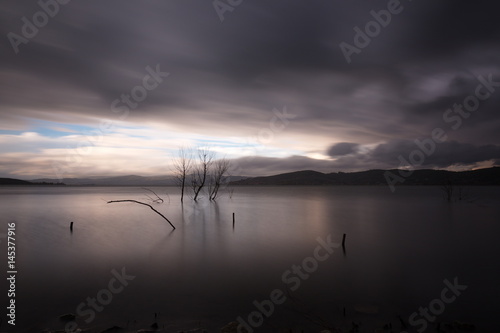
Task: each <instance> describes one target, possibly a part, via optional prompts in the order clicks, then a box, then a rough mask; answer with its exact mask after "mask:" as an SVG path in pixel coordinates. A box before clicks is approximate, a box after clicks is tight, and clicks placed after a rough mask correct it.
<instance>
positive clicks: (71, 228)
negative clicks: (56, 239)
mask: <svg viewBox="0 0 500 333" xmlns="http://www.w3.org/2000/svg"><path fill="white" fill-rule="evenodd" d="M69 230H70V231H71V232H73V222H71V223H70V224H69Z"/></svg>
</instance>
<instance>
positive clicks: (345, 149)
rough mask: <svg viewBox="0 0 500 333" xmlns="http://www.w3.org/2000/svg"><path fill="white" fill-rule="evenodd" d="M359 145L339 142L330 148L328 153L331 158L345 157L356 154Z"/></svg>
mask: <svg viewBox="0 0 500 333" xmlns="http://www.w3.org/2000/svg"><path fill="white" fill-rule="evenodd" d="M358 146H359V144H357V143H352V142H339V143H336V144H334V145H333V146H331V147H330V148H328V151H327V152H326V153H327V154H328V155H329V156H332V157H334V156H344V155H349V154H352V153H354V152H356V147H358Z"/></svg>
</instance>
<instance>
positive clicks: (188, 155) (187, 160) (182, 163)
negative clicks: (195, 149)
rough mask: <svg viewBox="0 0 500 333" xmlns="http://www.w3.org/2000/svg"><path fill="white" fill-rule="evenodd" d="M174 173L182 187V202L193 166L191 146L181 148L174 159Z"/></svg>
mask: <svg viewBox="0 0 500 333" xmlns="http://www.w3.org/2000/svg"><path fill="white" fill-rule="evenodd" d="M173 165H174V175H175V178H176V179H177V182H178V183H179V186H180V188H181V202H183V201H184V189H185V187H186V177H187V176H188V175H189V172H191V169H192V167H193V153H192V150H191V149H189V148H184V147H181V148H179V152H178V157H177V158H176V159H175V160H174V164H173Z"/></svg>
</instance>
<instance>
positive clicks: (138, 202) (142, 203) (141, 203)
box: [107, 200, 175, 229]
mask: <svg viewBox="0 0 500 333" xmlns="http://www.w3.org/2000/svg"><path fill="white" fill-rule="evenodd" d="M115 202H135V203H137V204H139V205H144V206H148V207H149V208H151V209H152V210H153V211H154V212H155V213H156V214H158V215H160V216H161V217H163V218H164V219H165V220H166V221H167V222H168V223H170V225H171V226H172V228H174V229H175V227H174V225H173V224H172V222H170V220H169V219H167V218H166V217H165V216H164V215H163V214H162V213H160V212H159V211H157V210H156V209H154V208H153V206H151V205H148V204H147V203H144V202H140V201H137V200H111V201H108V202H107V203H115Z"/></svg>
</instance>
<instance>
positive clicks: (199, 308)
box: [0, 186, 500, 332]
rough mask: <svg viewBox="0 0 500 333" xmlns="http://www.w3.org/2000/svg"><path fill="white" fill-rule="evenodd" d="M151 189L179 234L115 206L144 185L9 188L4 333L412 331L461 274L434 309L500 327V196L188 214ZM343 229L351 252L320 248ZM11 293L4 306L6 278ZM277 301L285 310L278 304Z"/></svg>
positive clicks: (352, 191)
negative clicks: (12, 306)
mask: <svg viewBox="0 0 500 333" xmlns="http://www.w3.org/2000/svg"><path fill="white" fill-rule="evenodd" d="M153 189H154V190H155V191H156V192H157V193H158V195H160V197H162V198H163V199H164V200H165V202H164V203H162V204H154V203H152V205H153V207H155V209H157V210H158V211H159V212H161V213H162V214H164V215H165V216H166V217H167V218H168V219H169V220H170V221H172V223H173V224H174V225H175V226H176V230H172V228H171V227H170V225H169V224H168V223H167V222H166V221H165V220H163V219H162V218H161V217H160V216H159V215H157V214H156V213H155V212H153V211H152V210H151V209H149V208H148V207H147V206H141V205H137V204H134V203H113V204H107V203H106V202H107V201H109V200H124V199H133V200H139V201H143V202H148V200H149V199H148V197H147V196H146V194H148V195H150V196H151V193H149V192H147V191H145V190H144V189H141V188H139V187H2V188H0V214H1V217H0V220H1V225H0V233H2V234H6V233H7V224H8V223H12V222H15V223H16V237H15V239H16V268H17V271H18V273H17V276H16V297H15V300H16V326H15V327H12V326H10V325H8V324H7V320H9V318H8V317H6V314H7V310H3V311H4V312H5V313H2V324H1V327H0V331H6V332H35V331H38V330H41V329H44V328H49V329H54V330H55V329H64V327H65V325H66V324H67V323H64V322H62V321H61V320H59V317H60V316H61V315H64V314H68V313H74V314H76V318H75V322H76V323H75V325H76V327H78V328H81V329H88V328H90V329H91V331H95V332H100V331H102V330H103V329H106V328H108V327H111V326H113V325H117V326H120V327H124V328H126V330H127V331H131V332H132V331H133V332H135V331H137V330H139V329H143V328H144V329H146V328H149V327H150V325H151V324H153V323H154V322H157V323H158V326H159V328H160V329H162V328H164V329H165V331H172V332H176V331H178V330H181V329H193V328H197V327H202V328H206V329H208V330H209V332H218V330H219V329H220V327H222V326H224V325H226V324H227V323H229V322H231V321H235V320H237V318H238V317H240V318H242V319H243V320H244V321H245V322H246V323H247V324H248V323H250V324H248V325H251V324H252V323H253V325H254V326H250V327H251V328H252V329H254V330H255V331H257V332H259V331H261V332H268V331H269V332H271V331H278V329H282V328H287V329H296V330H297V331H298V330H299V329H303V330H305V331H306V332H319V331H321V330H322V329H325V327H330V328H333V327H336V328H343V329H344V330H345V331H347V330H348V329H350V328H352V322H353V321H354V322H356V323H358V324H359V325H360V331H361V332H364V331H366V332H372V331H373V328H380V327H382V326H383V325H384V324H387V323H391V324H392V327H393V330H394V331H395V332H400V331H401V324H400V319H399V317H400V318H401V319H402V320H403V321H405V322H406V324H407V325H409V320H410V317H411V315H412V314H413V313H415V312H418V311H419V308H420V307H423V308H425V307H429V304H430V303H431V302H432V301H433V300H435V299H438V300H440V299H442V296H441V295H442V291H443V289H444V288H446V286H447V284H446V283H445V282H444V281H445V280H448V282H449V283H452V284H453V283H454V281H455V279H456V280H457V281H458V282H457V283H458V284H459V285H464V286H467V288H466V289H465V290H463V289H462V290H461V291H457V293H458V294H459V295H454V294H446V296H447V299H450V298H452V296H456V297H453V298H454V300H453V301H450V302H443V301H441V302H439V301H434V302H433V303H431V304H433V306H434V310H433V311H434V313H435V314H436V313H437V314H436V315H435V316H434V315H433V314H432V312H429V313H430V314H431V315H432V316H433V317H435V319H433V320H434V322H435V323H436V322H454V321H461V322H466V323H472V324H474V325H475V326H476V331H477V332H494V331H496V328H497V327H498V324H497V323H496V321H497V319H496V317H497V316H498V313H499V308H500V307H499V306H498V298H499V296H500V285H499V282H498V281H499V280H498V277H499V274H500V265H499V260H498V257H499V254H500V245H499V244H500V242H499V241H498V236H499V234H500V224H499V222H500V219H499V217H500V205H499V203H500V188H499V187H470V188H467V192H468V196H467V200H466V201H461V202H455V203H448V202H446V201H445V200H443V195H442V193H441V191H440V189H439V188H437V187H400V188H397V190H396V193H394V194H393V193H391V192H390V191H389V189H388V188H386V187H364V186H345V187H312V186H311V187H236V188H235V189H234V192H233V193H232V194H231V195H230V194H229V193H225V194H224V195H223V196H221V197H220V198H219V199H218V200H217V202H206V200H205V199H202V200H200V201H199V202H198V203H193V202H192V200H190V199H189V198H186V199H185V203H184V205H181V204H180V200H179V192H178V189H176V188H173V187H167V188H153ZM233 213H235V225H234V228H233V221H232V214H233ZM72 221H73V222H74V227H73V232H70V228H69V226H70V222H72ZM343 234H346V235H347V237H346V248H345V250H346V251H345V253H344V252H343V250H342V247H335V248H333V247H330V248H329V249H328V246H326V247H325V246H323V247H322V248H320V249H318V246H320V244H321V242H323V244H324V243H328V242H330V243H335V244H338V243H340V242H341V241H342V236H343ZM318 238H319V239H321V241H319V242H318ZM0 241H1V243H0V248H1V254H2V258H1V262H2V264H1V265H0V267H1V268H2V270H3V271H4V272H6V271H7V243H6V239H5V238H0ZM330 252H331V253H330ZM315 255H316V258H318V256H320V257H321V258H322V259H321V260H317V259H315ZM294 265H295V270H294ZM4 274H6V273H4ZM120 275H121V278H117V276H120ZM455 282H456V281H455ZM1 286H2V290H1V294H2V302H3V303H2V305H4V306H3V307H2V308H3V309H6V308H5V306H7V305H8V304H7V302H8V298H7V291H8V285H7V284H6V283H5V280H4V281H3V282H2V284H1ZM462 288H463V287H462ZM276 289H278V290H279V291H281V292H282V294H280V293H279V292H277V291H276ZM292 289H293V290H292ZM273 291H274V294H273V295H274V296H271V294H272V293H273ZM276 293H277V294H276ZM277 296H280V297H277ZM272 297H274V298H276V299H275V300H277V299H279V302H278V303H281V302H283V303H282V304H274V305H273V306H272V307H273V308H272V309H271V306H270V305H269V304H270V303H269V302H270V301H269V302H268V301H267V300H270V299H271V298H272ZM92 299H96V301H94V303H93V304H94V305H92ZM255 301H257V304H261V309H260V313H263V312H265V314H264V315H262V317H263V318H264V319H263V320H261V317H260V316H259V313H257V312H256V311H259V310H258V307H257V306H256V304H255ZM443 304H444V307H443V308H440V305H443ZM344 309H345V315H344ZM252 313H253V316H252ZM266 313H267V314H268V315H269V316H268V317H267V316H266ZM249 315H250V318H249ZM398 316H399V317H398ZM422 318H424V317H423V316H422V315H415V316H414V318H413V322H414V323H415V322H417V321H418V323H419V324H418V325H415V326H410V325H409V326H408V327H407V330H408V331H412V330H413V331H414V330H416V329H420V328H422V327H423V326H424V322H425V320H423V319H422ZM70 322H71V320H70ZM427 324H428V328H427V331H429V332H431V331H433V330H434V328H435V324H433V323H432V322H430V321H429V320H427ZM427 324H426V325H427ZM257 326H258V327H257Z"/></svg>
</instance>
